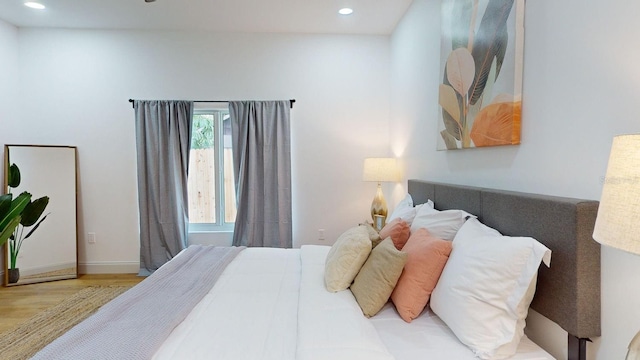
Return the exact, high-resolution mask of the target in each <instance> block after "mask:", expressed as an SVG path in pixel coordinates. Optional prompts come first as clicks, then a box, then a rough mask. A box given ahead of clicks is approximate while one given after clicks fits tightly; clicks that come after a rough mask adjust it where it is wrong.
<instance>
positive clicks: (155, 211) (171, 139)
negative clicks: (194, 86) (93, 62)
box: [133, 100, 193, 275]
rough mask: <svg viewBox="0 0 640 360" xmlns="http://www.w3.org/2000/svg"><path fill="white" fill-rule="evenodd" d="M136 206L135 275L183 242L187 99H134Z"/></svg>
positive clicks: (186, 219)
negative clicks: (137, 267)
mask: <svg viewBox="0 0 640 360" xmlns="http://www.w3.org/2000/svg"><path fill="white" fill-rule="evenodd" d="M133 107H134V109H135V114H136V149H137V153H138V203H139V207H140V275H149V274H150V273H152V272H153V271H155V270H156V269H158V268H159V267H160V266H162V265H163V264H164V263H166V262H167V261H169V260H170V259H171V258H173V257H174V256H175V255H177V254H178V253H179V252H180V251H181V250H182V249H184V248H185V247H186V246H187V235H188V225H189V203H188V195H187V173H188V170H189V169H188V168H189V150H190V146H191V144H190V142H191V118H192V117H193V102H191V101H141V100H136V101H134V104H133Z"/></svg>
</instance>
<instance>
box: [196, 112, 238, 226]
mask: <svg viewBox="0 0 640 360" xmlns="http://www.w3.org/2000/svg"><path fill="white" fill-rule="evenodd" d="M188 191H189V222H190V224H191V226H190V230H195V231H216V230H218V231H226V230H233V223H234V222H235V219H236V193H235V188H234V179H233V152H232V148H231V120H230V118H229V111H228V110H196V111H195V112H194V115H193V128H192V135H191V152H190V154H189V179H188Z"/></svg>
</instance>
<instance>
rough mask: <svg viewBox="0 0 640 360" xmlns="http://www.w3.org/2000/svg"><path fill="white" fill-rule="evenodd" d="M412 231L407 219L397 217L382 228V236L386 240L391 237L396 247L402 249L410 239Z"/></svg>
mask: <svg viewBox="0 0 640 360" xmlns="http://www.w3.org/2000/svg"><path fill="white" fill-rule="evenodd" d="M410 232H411V227H410V226H409V224H408V223H407V222H406V221H404V220H402V219H395V220H393V221H391V222H390V223H388V224H387V225H385V226H384V227H383V228H382V230H380V238H381V239H383V240H384V239H386V238H388V237H391V241H393V245H395V247H396V249H398V250H402V247H403V246H404V244H406V243H407V240H409V234H410Z"/></svg>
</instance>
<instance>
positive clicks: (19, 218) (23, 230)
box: [0, 164, 49, 269]
mask: <svg viewBox="0 0 640 360" xmlns="http://www.w3.org/2000/svg"><path fill="white" fill-rule="evenodd" d="M7 178H8V184H9V188H10V189H11V188H17V187H18V186H19V185H20V180H21V178H20V169H19V168H18V166H17V165H16V164H12V165H11V166H10V167H9V171H8V173H7ZM2 197H4V200H3V201H0V217H2V214H3V213H5V212H4V211H3V210H4V209H6V208H7V205H6V203H10V205H9V206H8V210H7V211H6V214H7V216H6V218H7V219H9V220H8V221H7V226H6V227H4V228H3V227H2V226H3V223H1V222H0V229H3V231H2V235H0V243H4V242H6V241H7V239H6V238H5V239H4V241H3V237H4V236H7V235H6V234H5V233H8V238H9V257H10V267H9V268H10V269H15V268H16V261H17V260H18V255H19V253H20V248H21V247H22V242H23V241H24V240H26V239H27V238H29V237H30V236H31V235H33V233H34V232H35V231H36V230H37V229H38V227H39V226H40V224H42V222H43V221H44V220H45V219H46V218H47V215H48V214H47V215H45V216H42V214H43V213H44V210H45V209H46V207H47V205H48V204H49V197H48V196H43V197H41V198H39V199H36V200H34V201H31V194H29V193H28V192H23V193H21V194H20V195H18V197H16V199H15V200H12V195H11V192H9V194H6V195H2ZM14 202H15V206H14ZM41 216H42V217H41Z"/></svg>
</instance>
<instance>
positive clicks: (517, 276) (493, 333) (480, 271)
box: [431, 219, 551, 359]
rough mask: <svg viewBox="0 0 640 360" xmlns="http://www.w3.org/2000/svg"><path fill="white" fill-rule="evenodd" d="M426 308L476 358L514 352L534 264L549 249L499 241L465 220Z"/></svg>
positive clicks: (518, 240)
mask: <svg viewBox="0 0 640 360" xmlns="http://www.w3.org/2000/svg"><path fill="white" fill-rule="evenodd" d="M452 247H453V248H452V251H451V255H450V256H449V260H448V262H447V264H446V265H445V268H444V270H443V271H442V275H441V276H440V280H439V281H438V284H437V285H436V287H435V289H434V290H433V293H432V294H431V309H432V310H433V312H434V313H436V314H437V315H438V316H439V317H440V318H441V319H442V320H443V321H444V322H445V323H446V324H447V326H449V328H451V330H452V331H453V332H454V333H455V335H456V336H457V337H458V339H459V340H460V341H461V342H462V343H464V344H465V345H467V346H468V347H469V348H471V350H472V351H473V352H474V353H475V355H476V356H477V357H479V358H481V359H505V358H508V357H510V356H512V355H514V354H515V353H516V350H517V347H518V344H519V343H520V339H521V338H522V336H523V334H524V326H525V319H526V317H527V312H528V309H529V305H530V303H531V300H532V299H533V293H534V289H535V280H536V276H537V274H538V267H539V266H540V262H541V261H544V263H545V264H546V265H547V266H548V265H549V262H550V261H551V250H549V249H548V248H547V247H546V246H544V245H542V244H541V243H539V242H538V241H536V240H535V239H533V238H530V237H509V236H502V235H501V234H500V233H499V232H498V231H496V230H495V229H491V228H489V227H487V226H486V225H483V224H482V223H480V222H479V221H478V220H477V219H469V220H467V221H466V222H465V224H464V225H463V226H462V227H461V228H460V230H459V231H458V233H457V235H456V237H455V239H454V240H453V243H452Z"/></svg>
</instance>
